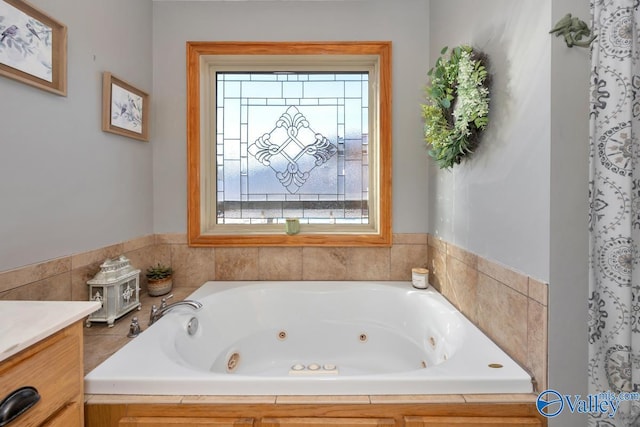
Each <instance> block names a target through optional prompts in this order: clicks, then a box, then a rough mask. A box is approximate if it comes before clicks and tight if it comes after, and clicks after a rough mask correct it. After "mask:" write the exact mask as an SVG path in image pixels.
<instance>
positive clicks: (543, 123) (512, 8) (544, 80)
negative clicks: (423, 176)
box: [429, 0, 551, 280]
mask: <svg viewBox="0 0 640 427" xmlns="http://www.w3.org/2000/svg"><path fill="white" fill-rule="evenodd" d="M550 15H551V0H544V1H540V0H521V1H517V2H514V1H509V0H482V1H472V0H432V2H431V17H430V18H431V20H430V21H429V29H430V35H431V59H432V60H431V62H430V63H431V64H433V63H434V62H435V59H436V58H437V56H438V54H439V52H440V49H441V48H442V47H443V46H456V45H459V44H471V45H472V46H473V47H475V48H478V49H480V50H482V51H484V52H485V53H486V54H488V55H489V59H490V61H491V63H490V72H491V74H492V76H493V85H492V91H491V105H490V109H491V111H490V116H489V118H490V124H489V127H488V128H487V131H486V132H485V134H484V136H483V138H482V141H481V145H480V146H479V147H478V148H477V150H476V152H475V154H474V155H473V156H472V157H471V158H470V159H469V160H466V161H465V160H463V163H461V164H460V165H457V166H456V167H454V168H452V170H450V171H443V170H439V169H438V168H437V166H435V165H434V164H432V165H431V173H430V176H429V209H430V213H429V220H430V224H429V232H430V233H432V234H434V235H436V236H439V237H442V238H443V239H444V240H446V241H448V242H452V243H455V244H457V245H459V246H461V247H463V248H465V249H467V250H469V251H471V252H474V253H476V254H478V255H481V256H483V257H485V258H489V259H493V260H495V261H498V262H500V263H502V264H505V265H507V266H509V267H511V268H513V269H516V270H519V271H521V272H523V273H526V274H527V275H530V276H533V277H536V278H538V279H540V280H547V279H548V277H549V233H548V229H549V150H550V144H549V138H550V130H549V126H550V124H549V118H550V117H549V116H550V113H549V111H550V92H549V88H550V78H551V77H550V76H551V69H550V45H551V38H550V37H549V35H548V34H547V32H548V31H549V29H548V27H549V22H550V20H551V18H550Z"/></svg>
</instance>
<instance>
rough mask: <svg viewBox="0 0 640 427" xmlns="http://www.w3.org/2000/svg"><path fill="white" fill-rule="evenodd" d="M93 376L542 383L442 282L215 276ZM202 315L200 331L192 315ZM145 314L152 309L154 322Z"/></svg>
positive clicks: (338, 383) (209, 383)
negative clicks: (192, 326) (425, 285)
mask: <svg viewBox="0 0 640 427" xmlns="http://www.w3.org/2000/svg"><path fill="white" fill-rule="evenodd" d="M189 299H195V300H198V301H200V302H202V303H203V304H204V307H203V308H202V309H200V310H197V311H194V310H193V309H191V308H189V307H179V308H176V309H174V310H173V311H170V312H169V313H168V314H166V315H165V316H164V317H163V318H161V319H160V320H159V321H158V322H156V323H155V324H154V325H153V326H151V327H150V328H148V329H147V330H145V331H144V332H143V333H142V334H141V335H140V336H138V337H137V338H135V339H133V340H132V341H131V342H130V343H128V344H127V345H126V346H124V347H123V348H122V349H121V350H119V351H118V352H117V353H115V354H114V355H113V356H111V357H110V358H109V359H107V360H106V361H105V362H103V363H102V364H101V365H99V366H98V367H96V368H95V369H94V370H93V371H91V372H90V373H89V374H88V375H87V376H86V377H85V392H86V393H90V394H146V395H155V394H160V395H350V394H358V395H370V394H449V393H455V394H460V393H531V392H532V391H533V389H532V383H531V377H530V376H529V375H528V374H527V373H526V372H525V371H524V370H523V369H522V368H521V367H520V366H518V365H517V364H516V363H515V362H514V361H513V360H512V359H510V358H509V356H507V355H506V354H505V353H504V352H503V351H502V350H500V349H499V348H498V347H497V346H496V345H495V344H494V343H493V342H491V341H490V340H489V339H488V338H487V337H486V336H485V335H483V334H482V333H481V332H480V331H479V330H478V329H477V328H476V327H475V326H474V325H473V324H472V323H471V322H469V321H468V320H467V319H466V318H465V317H464V316H463V315H462V314H460V313H459V312H458V311H457V310H456V309H455V308H454V307H453V306H452V305H451V304H450V303H449V302H448V301H447V300H446V299H444V298H443V297H442V296H441V295H440V294H439V293H438V292H436V291H435V290H434V289H433V288H429V289H426V290H417V289H414V288H412V286H411V284H410V282H317V281H316V282H207V283H205V284H204V285H203V286H202V287H201V288H199V289H198V290H197V291H196V292H194V293H193V294H192V295H191V296H190V297H189ZM194 317H195V318H196V319H197V321H198V323H199V325H198V328H197V331H196V332H195V334H193V335H189V333H188V331H187V325H188V323H189V322H190V320H191V319H192V318H194ZM144 324H146V319H144V321H143V325H144Z"/></svg>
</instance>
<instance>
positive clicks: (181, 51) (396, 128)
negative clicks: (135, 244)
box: [153, 0, 429, 233]
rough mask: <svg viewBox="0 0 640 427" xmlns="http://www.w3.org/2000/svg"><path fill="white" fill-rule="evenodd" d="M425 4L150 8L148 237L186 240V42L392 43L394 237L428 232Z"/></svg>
mask: <svg viewBox="0 0 640 427" xmlns="http://www.w3.org/2000/svg"><path fill="white" fill-rule="evenodd" d="M428 6H429V3H428V0H406V1H403V2H402V7H398V4H397V3H394V2H390V1H386V0H371V1H366V2H362V1H342V2H291V1H285V2H283V1H246V2H245V1H243V2H199V1H196V2H184V1H180V2H171V1H168V2H165V1H162V2H155V3H154V6H153V70H154V71H153V73H154V74H153V95H154V98H155V104H154V105H155V106H156V115H155V120H156V121H155V128H154V129H155V133H154V135H155V139H154V142H153V143H154V151H153V165H154V212H155V213H154V230H155V232H158V233H167V232H182V233H184V232H186V198H187V196H186V187H187V183H186V150H185V146H186V140H185V138H186V113H185V105H186V94H185V90H186V75H185V63H186V53H185V42H186V41H188V40H221V41H222V40H249V41H254V40H268V41H278V40H300V41H304V40H391V41H392V42H393V71H392V72H393V230H394V232H396V233H409V232H416V233H418V232H426V231H427V220H426V215H427V162H428V160H427V158H426V153H425V151H426V150H425V148H424V146H423V144H422V143H421V141H422V136H421V131H422V122H421V118H420V106H419V104H420V102H421V96H422V87H423V86H424V84H425V78H426V71H427V64H428V59H429V56H428V49H429V43H428V42H429V25H428V17H429V7H428Z"/></svg>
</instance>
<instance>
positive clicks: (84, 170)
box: [0, 0, 153, 271]
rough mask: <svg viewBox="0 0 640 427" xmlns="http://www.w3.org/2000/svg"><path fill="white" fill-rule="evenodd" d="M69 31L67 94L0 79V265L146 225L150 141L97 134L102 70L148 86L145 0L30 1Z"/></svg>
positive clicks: (145, 229) (93, 243) (108, 239)
mask: <svg viewBox="0 0 640 427" xmlns="http://www.w3.org/2000/svg"><path fill="white" fill-rule="evenodd" d="M31 3H32V4H33V5H34V6H36V7H39V8H40V9H42V10H43V11H44V12H46V13H48V14H50V15H51V16H52V17H54V18H56V19H57V20H59V21H61V22H62V23H64V24H66V25H67V27H68V29H69V30H68V33H69V35H68V40H69V41H68V95H67V97H59V96H56V95H53V94H50V93H48V92H44V91H42V90H39V89H36V88H33V87H31V86H27V85H25V84H22V83H18V82H16V81H14V80H10V79H6V78H4V77H2V78H0V94H2V95H1V96H0V98H1V99H2V102H0V150H1V151H0V153H1V155H0V271H2V270H7V269H10V268H14V267H18V266H22V265H26V264H30V263H34V262H39V261H43V260H47V259H51V258H56V257H60V256H64V255H69V254H72V253H77V252H81V251H85V250H88V249H94V248H98V247H101V246H105V245H108V244H112V243H116V242H120V241H123V240H128V239H131V238H133V237H137V236H140V235H145V234H148V233H151V232H152V231H153V227H152V223H151V218H152V181H151V179H152V173H151V167H152V158H151V151H152V149H151V147H152V144H149V143H142V142H139V141H136V140H133V139H129V138H124V137H120V136H116V135H112V134H107V133H104V132H102V131H101V118H100V117H101V116H100V115H101V99H102V92H101V87H102V86H101V73H102V71H105V70H108V71H111V72H112V73H114V74H115V75H116V76H119V77H120V78H122V79H123V80H126V81H128V82H130V83H132V84H133V85H135V86H137V87H139V88H140V89H142V90H145V91H147V92H150V91H151V77H152V73H151V53H152V49H151V10H152V2H151V0H144V1H135V2H132V1H128V0H109V1H98V0H90V1H76V0H33V1H31Z"/></svg>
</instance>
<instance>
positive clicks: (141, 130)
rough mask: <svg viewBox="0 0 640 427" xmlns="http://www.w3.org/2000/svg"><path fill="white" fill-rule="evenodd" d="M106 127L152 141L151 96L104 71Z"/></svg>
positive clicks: (104, 123)
mask: <svg viewBox="0 0 640 427" xmlns="http://www.w3.org/2000/svg"><path fill="white" fill-rule="evenodd" d="M102 130H103V131H105V132H111V133H115V134H118V135H123V136H128V137H129V138H135V139H139V140H141V141H148V140H149V95H147V94H146V93H144V92H143V91H141V90H140V89H136V88H135V87H133V86H131V85H130V84H129V83H127V82H125V81H124V80H121V79H119V78H117V77H115V76H114V75H113V74H111V73H109V72H104V73H103V74H102Z"/></svg>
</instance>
